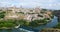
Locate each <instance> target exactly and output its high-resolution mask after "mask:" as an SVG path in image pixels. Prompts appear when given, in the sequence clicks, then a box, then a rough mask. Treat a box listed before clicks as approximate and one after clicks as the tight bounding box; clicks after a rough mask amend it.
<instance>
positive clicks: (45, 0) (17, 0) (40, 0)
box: [0, 0, 60, 9]
mask: <svg viewBox="0 0 60 32" xmlns="http://www.w3.org/2000/svg"><path fill="white" fill-rule="evenodd" d="M13 5H15V6H21V5H22V6H23V7H36V6H40V7H43V8H47V9H60V0H0V6H3V7H6V6H13Z"/></svg>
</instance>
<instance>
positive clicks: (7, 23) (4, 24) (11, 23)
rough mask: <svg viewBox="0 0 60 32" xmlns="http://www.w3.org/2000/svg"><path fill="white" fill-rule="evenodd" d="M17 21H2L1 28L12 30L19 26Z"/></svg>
mask: <svg viewBox="0 0 60 32" xmlns="http://www.w3.org/2000/svg"><path fill="white" fill-rule="evenodd" d="M17 25H18V24H17V21H16V22H15V20H11V19H9V20H0V28H3V27H6V28H12V27H15V26H17Z"/></svg>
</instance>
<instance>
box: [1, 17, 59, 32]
mask: <svg viewBox="0 0 60 32" xmlns="http://www.w3.org/2000/svg"><path fill="white" fill-rule="evenodd" d="M57 24H58V20H57V17H56V16H54V19H53V20H52V21H51V22H50V23H47V25H45V26H43V25H42V26H39V27H37V28H35V29H36V30H41V29H42V28H51V27H54V26H56V25H57ZM0 32H33V31H29V30H25V29H23V28H18V29H8V30H4V29H3V30H0Z"/></svg>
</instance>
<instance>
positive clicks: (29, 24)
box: [18, 19, 49, 27]
mask: <svg viewBox="0 0 60 32" xmlns="http://www.w3.org/2000/svg"><path fill="white" fill-rule="evenodd" d="M46 20H47V19H43V20H34V21H31V22H29V21H27V20H19V21H18V22H19V23H20V24H21V25H24V26H27V27H37V26H40V25H45V24H47V22H49V21H46Z"/></svg>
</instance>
